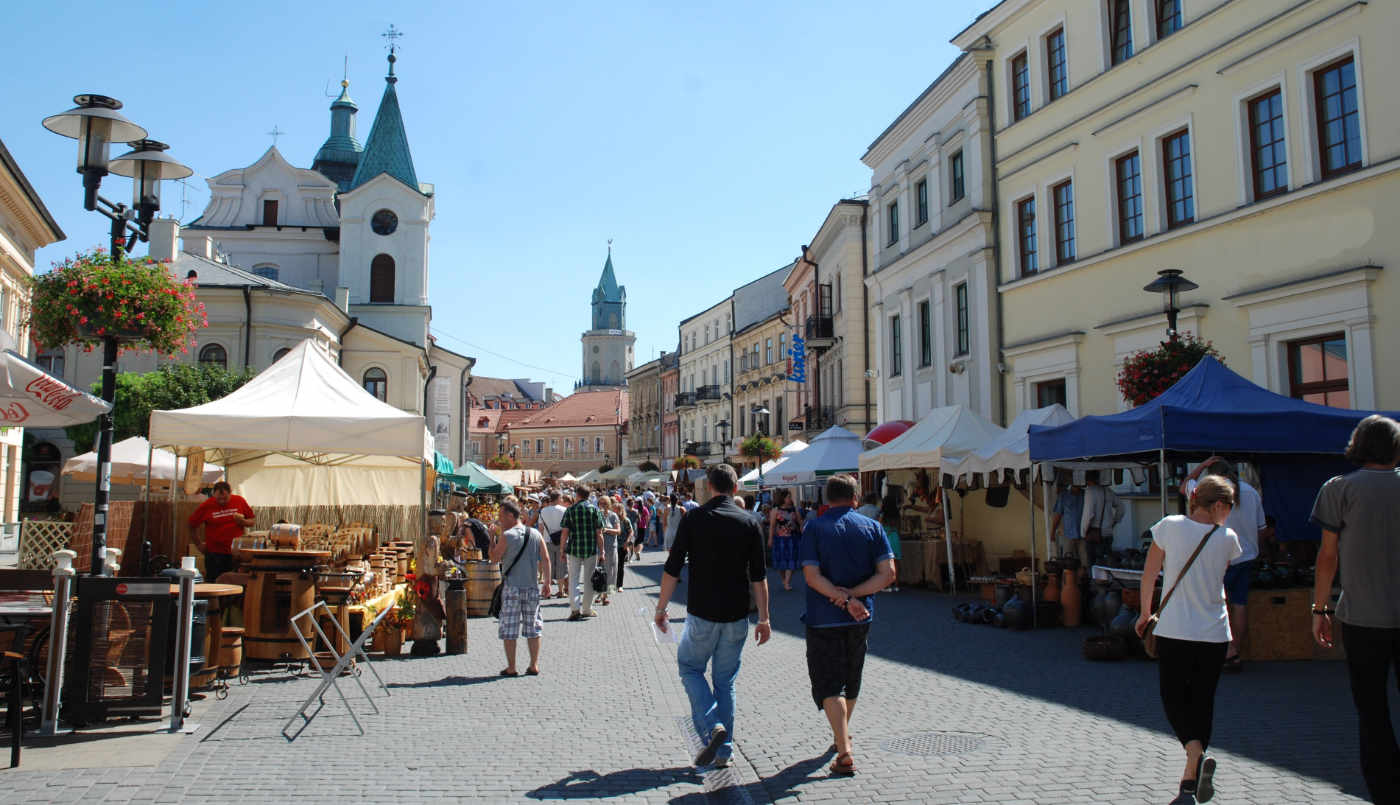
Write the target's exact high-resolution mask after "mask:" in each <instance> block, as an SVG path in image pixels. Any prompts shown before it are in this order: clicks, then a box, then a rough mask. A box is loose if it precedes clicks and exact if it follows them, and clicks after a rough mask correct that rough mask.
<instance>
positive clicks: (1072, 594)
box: [1047, 570, 1083, 626]
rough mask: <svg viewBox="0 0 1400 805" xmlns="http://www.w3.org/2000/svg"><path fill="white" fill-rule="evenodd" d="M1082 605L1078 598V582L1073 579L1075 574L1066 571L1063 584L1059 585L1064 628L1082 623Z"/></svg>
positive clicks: (1071, 571)
mask: <svg viewBox="0 0 1400 805" xmlns="http://www.w3.org/2000/svg"><path fill="white" fill-rule="evenodd" d="M1048 597H1049V596H1047V598H1048ZM1082 605H1083V601H1082V600H1081V599H1080V597H1079V581H1078V580H1077V579H1076V578H1075V572H1074V571H1073V570H1066V571H1065V578H1064V582H1063V583H1062V584H1061V585H1060V606H1061V607H1062V608H1063V612H1064V623H1065V625H1066V626H1078V625H1079V624H1080V623H1082V622H1083V610H1082Z"/></svg>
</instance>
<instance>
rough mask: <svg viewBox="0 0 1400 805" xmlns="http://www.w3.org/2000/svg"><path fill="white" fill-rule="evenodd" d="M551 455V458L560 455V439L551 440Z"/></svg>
mask: <svg viewBox="0 0 1400 805" xmlns="http://www.w3.org/2000/svg"><path fill="white" fill-rule="evenodd" d="M549 454H550V455H551V456H557V455H559V440H558V439H550V440H549Z"/></svg>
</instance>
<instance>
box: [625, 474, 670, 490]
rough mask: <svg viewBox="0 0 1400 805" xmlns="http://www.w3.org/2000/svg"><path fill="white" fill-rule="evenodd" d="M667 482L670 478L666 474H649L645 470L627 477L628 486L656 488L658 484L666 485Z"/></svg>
mask: <svg viewBox="0 0 1400 805" xmlns="http://www.w3.org/2000/svg"><path fill="white" fill-rule="evenodd" d="M667 480H668V477H667V475H666V473H664V472H647V471H645V470H643V471H640V472H634V473H632V474H631V475H629V476H627V486H629V487H634V486H655V485H657V484H664V483H666V481H667Z"/></svg>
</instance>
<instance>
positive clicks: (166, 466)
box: [63, 436, 224, 485]
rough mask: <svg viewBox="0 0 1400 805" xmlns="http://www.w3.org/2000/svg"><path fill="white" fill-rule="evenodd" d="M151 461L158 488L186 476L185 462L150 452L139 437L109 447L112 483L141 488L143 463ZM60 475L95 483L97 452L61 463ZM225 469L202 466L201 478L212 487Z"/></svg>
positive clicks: (143, 440)
mask: <svg viewBox="0 0 1400 805" xmlns="http://www.w3.org/2000/svg"><path fill="white" fill-rule="evenodd" d="M148 458H149V459H150V469H151V474H150V477H151V478H152V479H153V480H154V481H156V483H157V484H158V485H164V484H166V483H169V482H171V481H178V480H181V479H183V478H184V477H185V464H186V463H187V461H188V460H187V459H184V458H179V457H177V456H176V455H175V454H174V453H172V452H170V451H169V450H152V448H151V443H150V442H148V441H146V440H145V439H144V438H142V437H140V436H132V437H131V438H130V439H123V440H121V441H120V442H117V443H116V444H114V445H112V464H111V467H112V483H114V484H129V485H140V484H144V483H146V462H147V459H148ZM63 474H64V475H65V476H68V477H70V478H73V479H75V480H78V481H95V480H97V453H96V451H94V452H91V453H83V454H82V455H80V456H74V457H72V458H70V459H68V460H67V461H66V462H64V463H63ZM223 474H224V468H223V467H220V466H218V465H215V464H205V465H204V472H203V473H202V474H201V476H200V477H201V479H202V480H203V481H204V483H205V484H212V483H214V482H215V481H217V480H219V478H221V477H223Z"/></svg>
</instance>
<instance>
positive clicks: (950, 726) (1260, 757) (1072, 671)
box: [0, 552, 1364, 805]
mask: <svg viewBox="0 0 1400 805" xmlns="http://www.w3.org/2000/svg"><path fill="white" fill-rule="evenodd" d="M661 556H662V555H661V554H660V553H656V552H650V553H648V554H647V555H646V558H645V560H644V561H643V562H642V563H641V564H640V565H629V589H628V590H627V591H626V592H624V593H622V594H620V595H618V596H617V597H616V600H615V603H614V604H613V605H612V606H609V607H602V608H600V611H601V613H602V614H601V616H600V617H599V618H597V619H595V620H593V621H591V622H584V623H566V622H564V618H565V616H566V615H567V614H568V610H567V607H565V606H564V605H563V604H562V603H561V602H557V601H554V602H550V604H549V606H547V608H546V615H545V619H546V632H545V641H544V651H543V655H542V661H541V667H542V670H543V674H542V675H541V676H539V677H521V678H518V679H501V678H498V677H497V676H496V673H497V672H498V671H499V670H500V669H501V668H502V667H503V659H502V655H501V650H500V642H499V641H498V640H497V639H496V636H495V622H494V621H493V620H487V619H474V620H472V621H471V624H470V630H471V631H470V649H469V652H468V654H467V655H465V656H457V657H436V658H431V659H401V660H386V661H384V662H379V663H376V667H377V668H378V670H379V672H380V674H381V675H382V676H384V678H385V680H386V681H387V682H388V683H389V686H390V689H391V691H392V694H391V696H390V697H388V698H385V697H383V695H382V693H381V694H380V695H379V696H377V697H376V701H377V702H378V703H379V705H380V713H379V714H378V715H374V714H371V713H370V711H369V707H368V705H367V704H366V703H365V701H364V699H363V697H360V696H359V691H358V689H356V688H355V686H354V685H353V684H348V685H344V686H343V687H345V690H346V695H347V696H350V701H351V703H352V705H353V706H354V707H355V708H356V712H357V713H358V714H359V717H360V720H361V721H362V723H364V725H365V727H366V729H367V730H368V733H369V734H368V735H366V736H363V737H361V736H359V735H358V734H357V732H356V730H355V728H354V725H353V723H352V722H351V720H350V718H349V717H348V716H347V715H346V713H345V710H344V708H343V706H342V705H341V703H340V702H339V701H338V700H337V699H336V698H335V697H334V695H333V694H332V695H329V696H328V698H327V705H326V708H325V710H324V711H323V712H322V713H321V715H320V716H319V717H318V718H317V719H316V720H315V721H313V722H312V724H311V725H310V726H309V727H308V728H307V729H306V730H305V732H304V733H303V734H302V735H300V736H299V737H298V738H297V739H296V740H295V741H293V742H290V743H289V742H288V741H287V740H286V739H285V738H283V737H282V736H281V735H280V734H279V732H278V730H279V729H280V727H281V724H282V722H283V721H285V720H286V718H287V717H288V716H289V715H290V714H291V712H292V711H293V710H294V709H295V707H296V706H297V704H299V703H300V700H301V699H302V698H303V697H305V696H306V695H307V694H308V693H309V692H310V690H311V686H312V682H311V681H310V680H307V679H298V680H294V681H284V680H283V679H282V678H281V677H278V676H264V677H259V678H255V680H254V682H253V683H251V684H249V685H247V686H241V687H240V686H234V688H233V690H232V695H231V696H230V697H229V698H228V699H227V700H226V701H223V702H218V703H215V704H214V705H212V706H211V707H210V708H209V709H208V710H207V711H205V712H204V713H203V715H202V717H201V718H199V722H200V725H201V726H200V729H199V730H198V731H197V732H196V733H195V734H193V735H191V736H188V737H185V738H183V739H182V740H180V742H179V743H178V745H177V746H176V748H175V749H174V750H173V751H172V752H170V753H169V754H168V755H167V756H166V757H165V758H164V760H163V761H161V762H160V764H159V765H158V766H155V767H149V766H147V767H134V768H94V769H79V770H67V771H62V772H58V771H40V770H26V769H25V768H23V767H21V768H20V769H17V770H12V771H7V772H5V773H4V785H3V788H0V801H4V802H31V803H39V802H78V801H83V802H98V801H103V802H120V801H133V802H234V801H240V802H254V801H255V802H292V801H295V802H298V803H304V804H305V805H310V804H311V803H319V802H326V803H333V802H334V803H339V802H353V801H363V802H384V801H389V800H397V801H418V800H450V799H469V800H475V801H484V802H520V801H530V800H552V799H604V798H606V799H609V800H613V801H618V802H663V801H680V802H705V801H715V802H769V801H804V802H805V801H815V800H830V801H836V802H871V801H877V802H906V801H907V802H934V803H976V802H997V803H1013V802H1027V803H1029V802H1034V803H1060V802H1063V803H1070V802H1073V803H1086V802H1101V803H1114V805H1119V804H1120V803H1147V802H1154V803H1165V802H1167V801H1169V800H1170V799H1171V798H1172V796H1174V794H1175V783H1174V781H1175V779H1176V776H1177V774H1178V773H1179V771H1180V768H1179V767H1180V750H1179V748H1178V747H1177V745H1176V744H1175V742H1174V740H1173V739H1172V738H1171V737H1170V736H1169V735H1168V734H1167V732H1166V723H1165V719H1164V717H1163V716H1162V712H1161V706H1160V704H1159V702H1158V698H1157V693H1156V684H1157V681H1156V673H1155V668H1154V667H1153V666H1152V665H1151V664H1149V663H1145V662H1129V663H1118V664H1093V663H1088V662H1086V661H1084V660H1082V659H1081V658H1080V654H1079V642H1080V639H1081V637H1082V634H1080V633H1077V632H1075V633H1072V632H1067V631H1064V630H1050V631H1044V632H1039V633H1010V632H1006V631H1001V630H997V629H993V628H990V627H975V626H966V625H962V624H957V623H954V622H953V620H952V618H951V617H950V615H949V607H950V604H951V603H952V601H951V599H949V598H948V597H946V596H938V595H935V594H932V593H929V592H925V591H916V590H905V591H902V592H899V593H894V594H886V595H882V596H881V597H880V599H879V602H878V605H877V606H878V612H877V614H878V618H879V620H878V623H877V625H876V627H875V628H874V629H873V630H872V632H871V639H870V657H869V661H868V662H867V665H866V674H865V688H864V690H863V694H862V696H861V698H860V707H859V710H858V712H857V714H856V719H855V724H854V730H853V731H854V734H855V740H856V757H857V762H858V764H859V768H860V773H859V775H858V776H857V777H855V778H854V779H836V778H829V777H828V776H827V774H826V766H827V765H828V764H829V763H830V761H831V756H830V755H829V754H827V753H826V747H827V745H828V744H829V743H830V735H829V732H828V730H827V727H826V724H825V720H824V719H823V718H822V717H821V715H820V714H819V713H818V712H817V711H816V709H815V708H814V707H813V706H812V704H811V701H810V698H809V695H808V688H807V675H806V669H805V665H804V660H803V643H802V639H801V623H800V622H799V620H798V617H799V615H800V614H801V609H802V603H801V602H802V599H801V595H802V593H801V592H800V588H799V589H798V590H796V591H794V592H791V593H784V592H781V589H780V587H781V585H780V584H777V583H776V581H775V582H774V584H775V586H776V587H778V588H779V589H778V591H777V592H775V594H774V610H773V622H774V627H775V631H774V637H773V640H772V641H771V642H770V643H769V644H768V645H766V646H763V647H760V648H755V647H754V646H753V645H752V643H750V644H749V646H748V647H747V648H746V650H745V654H744V665H743V669H742V671H741V672H740V675H739V692H738V715H737V717H736V736H735V737H736V749H737V751H736V755H735V760H736V763H735V764H734V765H733V766H732V767H730V768H729V769H725V770H720V771H712V772H709V773H706V774H700V773H697V772H696V771H694V770H692V769H691V768H690V764H689V758H690V756H691V754H692V752H693V745H694V744H693V742H694V741H695V740H696V739H695V738H694V736H693V735H692V734H690V730H689V727H688V723H689V719H688V717H687V716H686V712H687V705H686V701H685V696H684V693H683V692H682V690H681V686H680V682H679V679H678V677H677V674H676V668H675V648H674V647H673V646H671V645H667V644H658V643H656V642H655V641H654V640H653V637H652V632H651V630H650V628H649V626H648V618H647V617H646V616H645V615H644V614H642V613H641V612H639V610H641V609H646V610H648V611H649V610H650V608H651V606H652V601H653V600H654V597H655V594H656V583H657V580H658V579H659V576H660V572H661V568H660V564H659V562H660V559H661ZM678 597H680V598H682V600H683V594H682V595H681V596H678ZM673 615H674V616H675V618H676V619H677V620H679V619H680V618H682V617H683V607H681V606H679V605H677V606H675V607H674V611H673ZM520 650H521V660H522V661H521V665H520V667H521V668H522V669H523V668H524V656H525V655H524V650H525V647H524V645H523V644H522V645H521V646H520ZM352 692H353V695H352ZM1354 723H1355V716H1354V714H1353V713H1352V710H1351V703H1350V698H1349V694H1348V691H1347V686H1346V678H1345V671H1344V668H1343V667H1342V665H1341V664H1339V663H1292V664H1287V663H1277V664H1256V665H1252V666H1250V667H1249V668H1248V669H1247V671H1246V673H1244V674H1243V675H1239V676H1227V677H1226V678H1225V679H1223V680H1222V683H1221V687H1220V693H1219V697H1218V703H1217V708H1216V746H1215V747H1214V753H1215V754H1216V756H1217V757H1218V758H1219V760H1220V770H1219V772H1218V773H1217V777H1216V781H1217V788H1218V793H1217V796H1216V800H1215V801H1217V802H1221V803H1258V805H1265V804H1266V803H1267V804H1269V805H1273V804H1274V803H1344V802H1362V801H1364V789H1363V787H1362V783H1361V779H1360V775H1359V772H1358V770H1357V762H1356V756H1357V754H1356V738H1355V735H1354ZM927 733H938V734H937V735H926V734H927ZM930 752H942V754H929V753H930Z"/></svg>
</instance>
